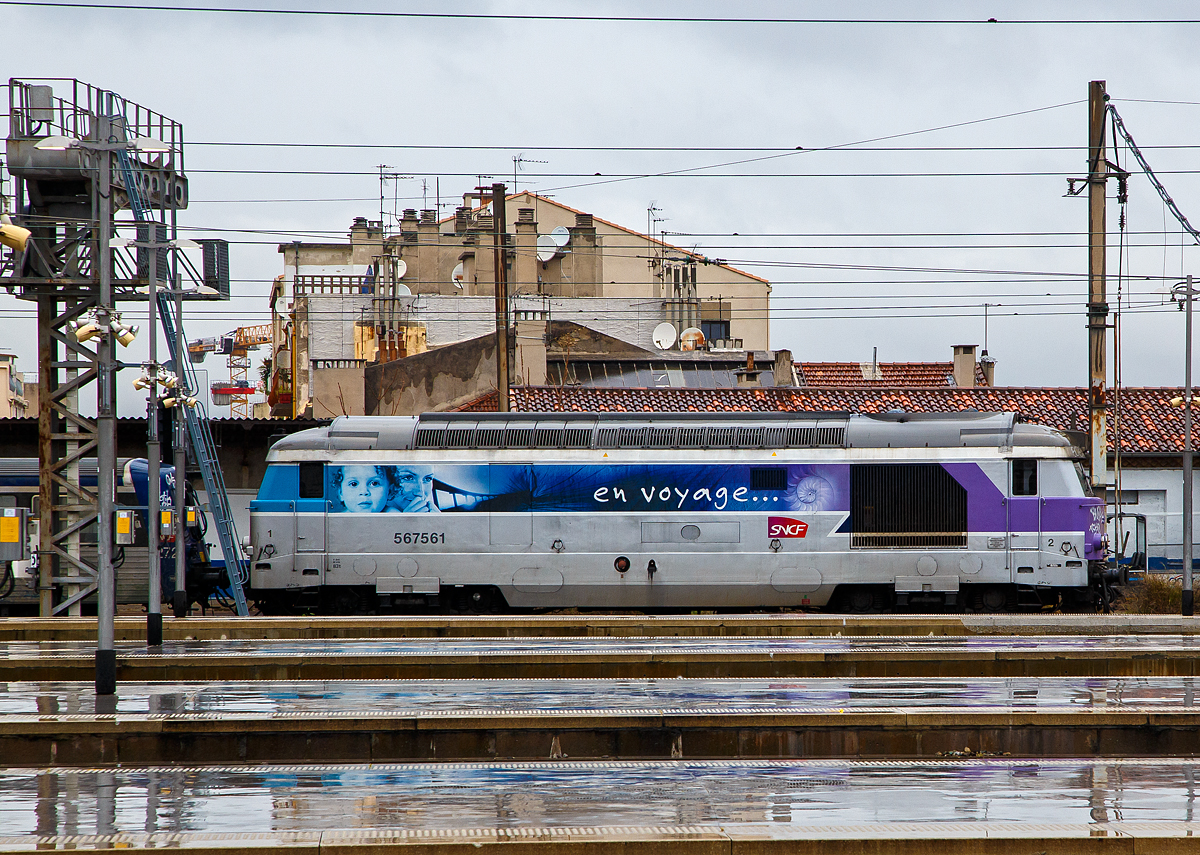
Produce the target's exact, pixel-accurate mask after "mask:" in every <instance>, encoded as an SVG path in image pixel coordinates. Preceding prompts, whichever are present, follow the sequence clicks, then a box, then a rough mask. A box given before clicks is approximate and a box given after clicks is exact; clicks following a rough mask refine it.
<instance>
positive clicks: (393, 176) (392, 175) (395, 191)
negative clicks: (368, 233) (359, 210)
mask: <svg viewBox="0 0 1200 855" xmlns="http://www.w3.org/2000/svg"><path fill="white" fill-rule="evenodd" d="M375 168H376V169H378V170H379V230H380V237H381V238H386V237H387V230H386V229H385V228H384V225H383V224H384V222H385V219H384V202H385V200H386V198H387V197H386V194H385V192H384V182H385V181H392V182H394V183H393V184H392V197H393V198H392V216H393V217H394V218H395V219H397V220H399V219H400V218H399V216H397V212H398V211H399V209H400V181H401V180H403V179H407V178H412V177H413V176H411V175H401V174H400V173H399V172H384V170H385V169H392V168H393V167H391V166H388V165H387V164H386V163H380V164H378V165H377V166H376V167H375Z"/></svg>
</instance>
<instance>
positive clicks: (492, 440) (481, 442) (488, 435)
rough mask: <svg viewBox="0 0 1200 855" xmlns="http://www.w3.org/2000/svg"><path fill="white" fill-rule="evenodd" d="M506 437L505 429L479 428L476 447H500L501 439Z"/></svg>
mask: <svg viewBox="0 0 1200 855" xmlns="http://www.w3.org/2000/svg"><path fill="white" fill-rule="evenodd" d="M503 438H504V431H503V430H502V429H501V428H483V427H481V428H479V429H478V430H476V431H475V447H476V448H499V447H500V441H501V440H502V439H503Z"/></svg>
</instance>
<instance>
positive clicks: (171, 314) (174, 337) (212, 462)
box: [117, 150, 250, 617]
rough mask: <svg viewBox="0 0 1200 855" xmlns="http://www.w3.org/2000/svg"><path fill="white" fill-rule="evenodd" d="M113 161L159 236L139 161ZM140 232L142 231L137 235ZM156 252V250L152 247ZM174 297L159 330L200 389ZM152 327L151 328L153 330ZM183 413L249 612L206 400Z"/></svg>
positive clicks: (243, 564)
mask: <svg viewBox="0 0 1200 855" xmlns="http://www.w3.org/2000/svg"><path fill="white" fill-rule="evenodd" d="M117 161H118V164H119V168H120V170H121V177H122V178H123V179H124V183H125V192H126V193H127V195H128V196H129V207H130V209H131V210H132V211H133V216H134V219H136V220H137V222H138V223H139V224H142V223H144V224H146V225H147V226H148V227H149V229H148V236H154V237H157V226H158V223H156V222H155V221H154V220H153V219H152V218H151V217H149V216H148V209H147V207H146V205H145V203H144V202H143V200H142V194H141V189H140V188H141V187H142V184H141V183H140V182H141V180H142V176H141V172H140V169H139V166H138V163H137V161H136V160H134V158H132V157H131V156H130V155H129V153H128V152H127V151H124V150H118V152H117ZM139 237H140V236H139ZM150 251H151V252H158V251H159V250H158V249H156V248H155V249H151V250H150ZM176 309H177V305H176V302H175V300H173V299H172V297H171V295H170V294H169V293H167V292H165V291H159V292H158V316H159V319H160V321H161V323H162V327H163V333H164V334H165V335H166V338H167V347H168V349H169V350H170V353H171V357H172V358H173V359H174V360H175V368H176V373H177V374H178V376H179V379H180V381H181V384H182V385H185V386H186V387H187V390H188V391H189V392H190V393H192V394H195V392H196V391H197V390H198V389H199V388H200V387H199V386H198V384H197V382H196V370H195V369H194V368H193V367H192V364H191V361H190V360H189V359H188V355H187V353H186V352H184V353H179V352H178V349H177V345H178V343H179V341H180V340H184V341H186V337H185V336H184V334H183V318H182V317H181V313H180V312H178V311H177V310H176ZM153 334H154V331H153V330H151V335H153ZM180 407H181V408H182V411H183V413H184V416H185V423H186V425H187V434H188V439H189V441H190V442H191V446H192V457H193V459H194V460H195V462H196V464H197V465H198V466H199V467H200V476H201V478H202V479H203V480H204V490H205V492H206V493H208V504H209V512H210V513H211V514H212V517H213V522H214V523H216V526H217V536H218V538H219V539H220V541H221V551H222V552H223V553H224V554H225V572H226V575H228V577H229V587H230V589H231V590H232V592H233V600H234V603H235V605H236V607H237V613H238V615H239V616H241V617H246V616H247V615H248V614H249V613H250V612H249V609H248V608H247V606H246V593H245V591H244V590H243V585H245V584H246V583H247V582H249V580H250V567H249V563H248V562H247V561H246V560H245V559H244V558H243V557H242V547H241V542H240V540H239V539H238V533H237V526H236V524H235V523H234V520H233V510H232V509H231V508H230V506H229V494H228V493H227V492H226V490H225V478H224V476H223V475H222V473H221V466H220V463H219V462H218V461H217V450H216V444H215V443H214V442H213V438H212V431H211V430H210V429H209V424H208V413H207V412H206V411H205V409H204V405H203V404H200V403H197V404H196V406H195V407H187V406H183V405H182V404H180ZM176 477H184V473H176Z"/></svg>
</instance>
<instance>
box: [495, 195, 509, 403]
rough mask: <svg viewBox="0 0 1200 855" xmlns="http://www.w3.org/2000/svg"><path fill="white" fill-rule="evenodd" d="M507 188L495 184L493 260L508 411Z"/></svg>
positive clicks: (499, 392)
mask: <svg viewBox="0 0 1200 855" xmlns="http://www.w3.org/2000/svg"><path fill="white" fill-rule="evenodd" d="M504 207H505V206H504V185H503V184H493V185H492V228H493V238H494V240H493V258H494V261H495V267H496V409H497V410H498V411H499V412H501V413H507V412H508V265H507V263H506V259H505V257H504V256H505V252H504V237H505V226H504Z"/></svg>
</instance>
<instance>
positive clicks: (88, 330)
mask: <svg viewBox="0 0 1200 855" xmlns="http://www.w3.org/2000/svg"><path fill="white" fill-rule="evenodd" d="M71 329H72V330H73V331H74V332H75V340H76V341H77V342H79V343H80V344H82V343H83V342H85V341H91V340H92V339H94V338H99V337H100V336H102V335H104V327H102V326H100V325H99V324H98V323H96V322H95V321H84V322H83V323H80V322H79V321H71Z"/></svg>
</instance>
